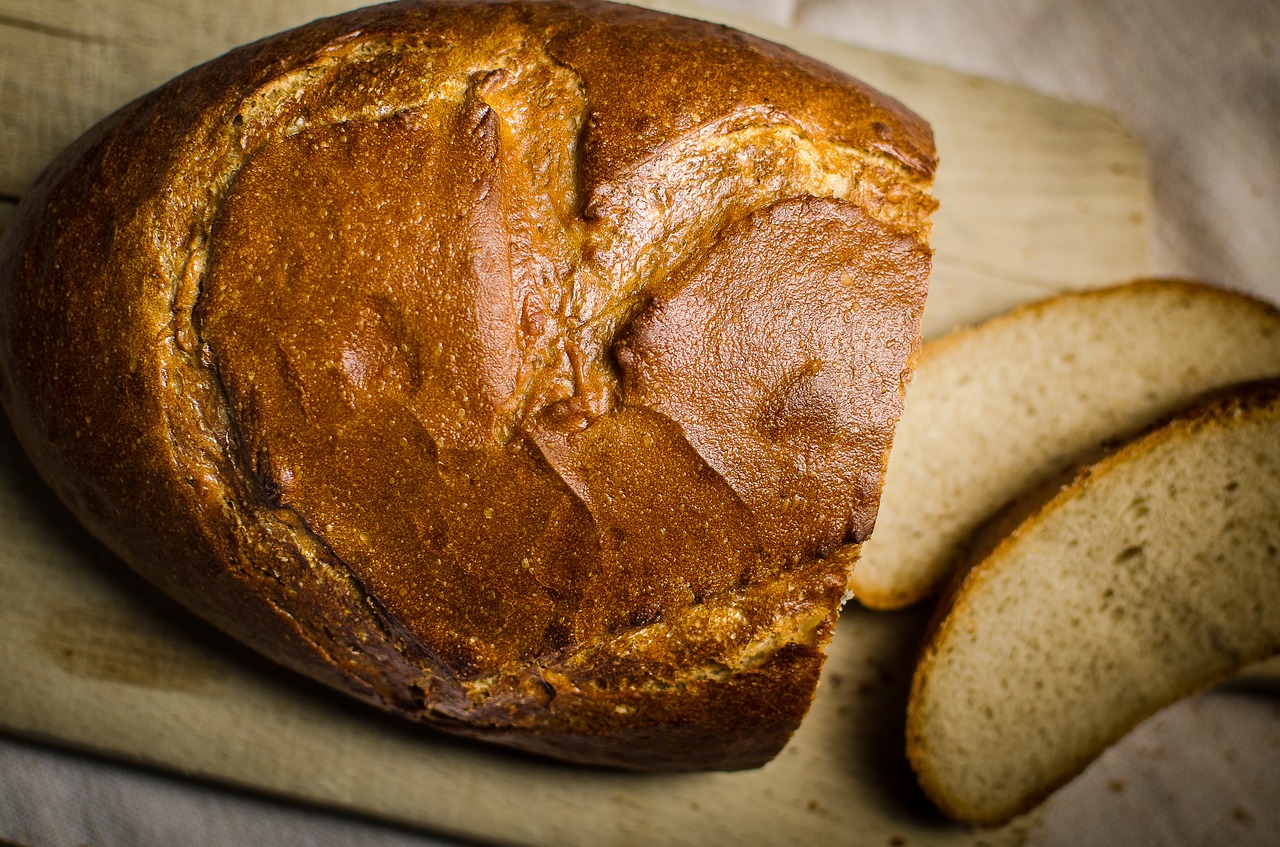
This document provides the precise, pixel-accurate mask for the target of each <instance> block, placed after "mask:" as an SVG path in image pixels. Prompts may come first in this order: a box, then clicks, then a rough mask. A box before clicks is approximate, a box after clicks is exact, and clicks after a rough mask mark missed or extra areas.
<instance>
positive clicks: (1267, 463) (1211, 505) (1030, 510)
mask: <svg viewBox="0 0 1280 847" xmlns="http://www.w3.org/2000/svg"><path fill="white" fill-rule="evenodd" d="M1016 512H1020V513H1023V515H1025V516H1022V517H1021V519H1020V520H1015V521H1010V522H1009V523H1013V525H1014V528H1013V529H1012V531H1011V532H1006V531H1005V529H1006V527H1007V526H1008V523H1006V522H1004V521H1001V522H998V523H997V525H996V526H993V527H992V531H991V533H990V534H989V535H988V534H987V533H984V534H983V538H984V539H986V542H985V543H984V542H980V543H979V544H978V549H976V550H975V563H974V564H973V566H972V569H971V570H969V571H967V573H966V574H965V575H964V578H963V581H962V582H960V584H959V586H958V587H957V588H955V590H954V591H953V592H951V593H949V594H948V596H947V598H946V599H945V600H944V603H943V606H942V607H941V609H940V612H939V621H938V623H937V625H936V626H935V628H934V630H933V633H932V635H931V636H930V637H929V638H928V640H927V643H926V646H925V649H924V651H923V654H922V657H921V659H920V662H919V665H918V667H917V669H916V672H915V676H914V679H913V684H912V690H911V697H910V703H909V708H908V719H907V745H908V747H907V749H908V755H909V756H910V758H911V762H912V765H913V766H914V767H915V769H916V772H917V773H918V774H919V776H920V781H921V784H922V786H923V787H924V788H925V790H926V792H927V793H928V794H929V795H930V796H931V797H933V798H934V800H936V801H937V803H938V804H939V806H941V807H942V809H943V810H945V811H946V812H948V813H949V814H951V815H952V816H954V817H956V818H959V819H962V820H967V821H972V822H976V823H984V824H992V823H999V822H1001V821H1004V820H1007V819H1008V818H1010V817H1012V816H1013V815H1015V814H1016V813H1018V812H1020V811H1023V810H1025V809H1027V808H1028V807H1029V806H1031V805H1032V804H1033V803H1035V802H1036V801H1038V800H1040V799H1041V798H1043V797H1044V796H1045V795H1046V794H1047V793H1048V792H1050V791H1051V790H1052V789H1054V788H1056V787H1057V786H1059V785H1061V784H1062V783H1064V782H1065V781H1067V780H1068V779H1070V778H1071V777H1072V776H1074V775H1075V774H1076V773H1078V772H1079V771H1081V770H1082V769H1083V768H1084V767H1085V766H1086V765H1087V764H1088V763H1089V762H1091V761H1092V760H1093V759H1094V758H1096V757H1097V756H1098V754H1100V753H1101V752H1102V751H1103V749H1105V748H1106V747H1107V746H1108V745H1109V744H1111V743H1112V742H1114V741H1116V740H1118V739H1119V738H1120V737H1121V736H1122V735H1124V734H1125V733H1127V732H1128V731H1129V730H1130V729H1132V728H1133V727H1134V726H1135V725H1137V723H1138V722H1139V721H1140V720H1142V719H1143V718H1145V717H1147V716H1148V715H1150V714H1152V713H1154V712H1155V711H1156V710H1158V709H1160V708H1162V707H1164V706H1166V705H1168V704H1170V703H1172V702H1173V701H1175V700H1176V699H1178V698H1180V697H1183V696H1185V695H1187V694H1190V693H1192V692H1194V691H1197V690H1199V689H1201V688H1203V687H1205V686H1207V685H1209V684H1210V683H1212V682H1215V681H1219V680H1221V679H1225V678H1226V677H1228V676H1230V675H1231V674H1232V673H1233V672H1234V671H1236V670H1238V669H1240V668H1242V667H1244V666H1245V665H1248V664H1250V663H1251V662H1254V661H1258V660H1260V659H1263V658H1266V657H1267V656H1272V655H1276V654H1277V653H1280V552H1278V551H1280V380H1272V381H1270V382H1263V383H1257V384H1253V385H1250V386H1247V387H1245V388H1240V389H1236V390H1232V391H1229V392H1227V393H1225V394H1223V395H1222V396H1220V397H1217V398H1214V399H1212V400H1210V401H1207V402H1206V403H1205V404H1203V405H1200V406H1197V407H1195V408H1193V409H1191V410H1189V411H1186V412H1184V413H1182V414H1180V415H1178V416H1177V417H1175V418H1174V419H1173V420H1172V421H1171V422H1169V423H1167V424H1166V425H1164V426H1162V427H1159V428H1157V429H1155V430H1153V431H1151V432H1150V433H1149V434H1147V435H1145V436H1143V437H1141V438H1139V439H1138V440H1136V441H1133V442H1132V443H1129V444H1127V445H1125V446H1123V447H1121V448H1119V449H1118V450H1116V451H1114V452H1113V453H1110V454H1109V455H1107V456H1106V457H1105V458H1102V459H1100V460H1099V461H1097V462H1095V463H1093V464H1090V465H1087V466H1084V467H1082V468H1081V469H1079V470H1078V471H1077V472H1076V474H1075V476H1074V479H1073V480H1072V481H1071V482H1070V483H1069V484H1067V485H1066V486H1065V487H1062V488H1061V490H1057V489H1056V488H1054V489H1049V490H1046V491H1045V492H1043V494H1042V497H1041V498H1033V499H1031V500H1030V501H1028V502H1025V503H1022V504H1019V506H1018V507H1017V508H1016ZM982 550H985V551H986V552H985V553H983V552H980V551H982Z"/></svg>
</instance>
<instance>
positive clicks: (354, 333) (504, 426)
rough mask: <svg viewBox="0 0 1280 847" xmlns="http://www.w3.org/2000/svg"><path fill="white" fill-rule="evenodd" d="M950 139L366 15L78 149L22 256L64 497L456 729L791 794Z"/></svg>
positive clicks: (826, 100) (217, 67)
mask: <svg viewBox="0 0 1280 847" xmlns="http://www.w3.org/2000/svg"><path fill="white" fill-rule="evenodd" d="M933 169H934V151H933V146H932V136H931V133H930V130H929V128H928V126H927V124H925V123H924V122H923V121H922V120H920V119H919V118H918V117H916V116H914V115H912V114H911V113H909V112H908V111H907V110H905V109H904V108H903V107H901V106H900V105H898V104H897V103H895V102H893V101H892V100H890V99H888V98H886V97H884V96H882V95H880V94H878V93H876V92H874V91H872V90H870V89H868V88H867V87H865V86H863V85H861V84H859V83H857V82H855V81H853V80H850V79H848V78H847V77H845V76H843V75H841V74H840V73H838V72H836V71H834V70H832V69H830V68H828V67H826V66H824V65H821V64H819V63H817V62H815V61H812V60H809V59H807V58H804V57H802V56H800V55H797V54H795V53H793V52H791V51H789V50H787V49H784V48H782V47H779V46H775V45H773V44H769V43H766V42H763V41H760V40H758V39H755V38H752V37H749V36H746V35H743V34H740V33H737V32H734V31H731V30H729V29H726V28H723V27H719V26H713V25H710V24H705V23H701V22H695V21H691V20H687V19H682V18H676V17H670V16H664V15H660V14H657V13H654V12H650V11H646V10H641V9H637V8H633V7H628V6H616V5H610V4H604V3H598V2H587V0H581V1H580V2H579V1H578V0H571V1H570V2H559V0H556V1H555V2H548V3H522V2H484V3H474V4H466V3H456V2H417V3H403V4H393V5H387V6H379V7H373V8H369V9H365V10H361V11H357V12H353V13H351V14H348V15H343V16H341V17H336V18H331V19H327V20H321V21H317V22H315V23H312V24H310V25H307V26H304V27H302V28H300V29H298V30H295V31H292V32H289V33H285V34H282V35H279V36H276V37H272V38H268V39H266V40H264V41H261V42H258V43H256V44H253V45H250V46H247V47H244V48H241V49H238V50H235V51H234V52H232V53H229V54H228V55H226V56H224V57H222V58H220V59H217V60H215V61H213V62H211V63H209V64H207V65H204V66H202V67H199V68H196V69H195V70H193V71H191V72H189V73H187V74H185V75H183V76H182V77H180V78H178V79H176V80H174V81H173V82H171V83H169V84H167V85H166V86H164V87H163V88H161V89H159V90H158V91H156V92H154V93H152V94H150V95H148V96H146V97H144V98H142V99H141V100H139V101H137V102H135V103H133V104H131V105H129V106H127V107H126V108H124V109H123V110H121V111H120V112H118V113H117V114H115V115H113V116H111V117H110V118H108V119H106V120H105V121H104V122H103V123H102V124H101V125H99V126H98V127H96V128H95V129H93V130H92V131H91V132H89V133H88V134H87V135H86V136H85V137H84V138H82V139H80V140H79V141H78V142H77V143H76V144H75V145H74V146H73V147H72V148H71V149H70V150H69V151H68V152H67V153H66V154H65V155H63V156H62V157H61V158H60V159H58V160H57V161H56V162H55V163H54V164H53V165H52V166H51V167H50V168H49V169H48V171H47V172H46V173H45V174H44V175H43V176H42V177H41V179H40V181H39V183H38V184H37V185H36V186H35V187H34V188H33V189H32V191H31V192H30V194H29V195H28V196H27V197H26V198H24V202H23V205H22V207H21V209H20V211H19V212H18V213H17V215H16V218H15V220H14V221H13V223H12V227H11V230H10V231H9V232H8V233H7V236H6V240H5V242H4V245H3V248H2V250H0V280H2V281H3V283H2V286H3V287H2V288H0V381H2V384H3V399H4V404H5V407H6V409H7V411H8V414H9V416H10V419H11V420H12V422H13V425H14V427H15V429H16V431H17V433H18V435H19V437H20V439H21V441H22V443H23V444H24V446H25V448H26V449H27V450H28V452H29V453H30V455H31V457H32V459H33V460H34V462H35V464H36V465H37V466H38V467H39V469H40V470H41V472H42V474H43V475H44V476H45V477H46V479H47V480H48V481H49V482H50V484H51V485H52V486H53V487H54V488H55V489H56V490H57V492H58V493H59V495H60V496H61V497H62V498H63V499H64V500H65V501H66V503H67V504H68V505H69V506H70V508H71V509H72V511H73V512H74V513H75V514H76V515H77V516H79V518H80V519H81V520H83V521H84V522H85V523H86V524H87V525H88V526H89V527H90V528H91V529H92V530H93V532H95V533H96V534H97V535H98V536H100V537H101V538H102V539H103V540H104V541H106V543H107V544H108V545H110V546H111V547H112V548H113V549H114V550H116V551H117V552H118V553H119V554H120V555H121V556H122V557H123V558H124V559H125V560H126V561H128V562H129V563H130V564H131V565H132V566H133V567H134V568H136V569H137V570H138V571H140V572H141V573H142V574H144V575H145V576H147V577H148V578H150V579H151V580H152V581H154V582H155V583H156V584H157V585H159V586H160V587H161V588H163V589H164V590H165V591H167V592H169V593H170V594H171V595H173V596H174V597H176V598H177V599H178V600H180V601H181V602H182V603H184V604H186V605H187V606H189V607H190V608H192V609H194V610H195V611H196V612H198V613H199V614H201V615H203V616H204V617H205V618H207V619H208V620H210V621H212V622H213V623H214V624H216V625H218V626H219V627H222V628H223V629H225V630H227V631H229V632H230V633H232V634H233V635H235V636H236V637H238V638H240V639H242V640H243V641H245V642H247V643H249V644H251V645H253V646H255V647H257V648H258V649H260V650H261V651H263V652H265V653H266V654H268V655H270V656H272V657H274V658H275V659H277V660H279V661H280V662H282V663H284V664H286V665H288V666H290V667H293V668H295V669H297V670H299V671H302V672H304V673H307V674H310V675H311V676H313V677H316V678H318V679H320V680H323V681H325V682H327V683H330V684H332V685H334V686H337V687H338V688H341V689H343V690H345V691H348V692H350V693H352V694H354V695H357V696H360V697H362V698H364V699H366V700H369V701H372V702H374V703H377V704H379V705H381V706H383V707H386V708H387V709H390V710H392V711H394V712H398V713H401V714H404V715H408V716H411V717H414V718H418V719H422V720H424V721H426V722H428V723H430V724H432V725H434V726H436V727H440V728H442V729H445V730H449V731H452V732H456V733H460V734H464V735H472V736H476V737H482V738H485V739H488V740H492V741H497V742H501V743H504V744H508V745H511V746H514V747H518V748H522V749H526V750H532V751H536V752H540V753H546V754H549V755H553V756H558V757H561V758H564V759H570V760H575V761H581V762H589V763H600V764H607V765H616V766H622V767H632V768H653V769H659V768H661V769H708V768H726V769H727V768H744V767H751V766H755V765H759V764H761V763H763V762H765V761H766V760H768V759H769V758H770V757H771V756H773V755H774V754H775V753H776V752H777V751H778V750H779V749H780V747H781V746H782V745H783V744H784V743H785V742H786V740H787V738H788V737H789V735H790V734H791V732H792V731H793V729H794V728H795V727H796V726H797V724H798V722H799V721H800V719H801V717H802V716H803V715H804V713H805V711H806V709H807V708H808V705H809V702H810V700H811V697H812V695H813V692H814V688H815V685H816V683H817V679H818V674H819V670H820V668H821V665H822V660H823V647H824V645H825V643H826V642H827V640H828V638H829V636H830V633H831V628H832V626H833V624H834V622H835V618H836V614H837V611H838V609H839V606H840V604H841V602H842V600H843V597H844V594H845V590H846V585H847V580H848V569H849V566H850V564H851V562H852V561H853V559H854V558H855V556H856V545H857V543H858V542H859V541H861V540H862V539H863V538H864V537H865V536H866V534H867V533H868V532H869V531H870V529H871V526H872V523H873V522H874V520H875V514H876V506H877V501H878V497H879V489H880V484H881V480H882V475H883V469H884V464H885V461H886V454H887V450H888V447H889V443H890V439H891V436H892V432H893V427H894V423H895V421H896V419H897V417H898V414H899V412H900V408H901V402H902V390H903V389H902V386H903V384H904V382H905V381H906V379H907V377H908V374H909V371H910V366H911V362H912V359H913V357H914V355H915V353H916V351H917V350H918V345H919V342H918V333H919V329H918V327H919V320H920V315H921V312H922V309H923V303H924V297H925V290H926V283H927V275H928V269H929V263H930V252H929V249H928V247H927V235H928V228H929V220H928V218H929V214H930V212H931V211H932V209H933V207H934V202H933V201H932V199H931V198H930V197H929V195H928V188H929V183H930V180H931V177H932V173H933Z"/></svg>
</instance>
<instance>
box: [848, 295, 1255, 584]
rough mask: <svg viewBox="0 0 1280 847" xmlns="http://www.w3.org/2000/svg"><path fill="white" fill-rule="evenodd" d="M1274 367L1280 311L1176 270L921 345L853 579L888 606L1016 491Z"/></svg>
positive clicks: (949, 562)
mask: <svg viewBox="0 0 1280 847" xmlns="http://www.w3.org/2000/svg"><path fill="white" fill-rule="evenodd" d="M1278 374H1280V311H1277V310H1276V308H1275V307H1274V306H1272V305H1270V304H1268V303H1265V302H1262V301H1259V300H1256V299H1253V298H1251V297H1247V296H1244V295H1240V294H1237V293H1233V292H1229V291H1224V290H1222V289H1219V288H1213V287H1210V286H1208V285H1203V284H1199V283H1194V282H1188V281H1181V280H1170V279H1147V280H1137V281H1134V282H1130V283H1125V284H1121V285H1117V286H1113V287H1109V288H1105V289H1099V290H1093V291H1086V292H1076V293H1070V294H1063V295H1059V296H1056V297H1052V298H1048V299H1046V300H1042V301H1039V302H1036V303H1032V304H1029V305H1027V306H1023V307H1020V308H1018V309H1015V310H1013V311H1012V312H1010V313H1008V314H1005V315H1002V316H1000V317H997V318H994V319H992V320H990V321H987V322H985V323H983V324H980V325H978V326H976V327H972V328H968V329H962V330H959V331H957V332H954V333H952V334H950V335H948V336H944V337H943V338H940V339H938V340H936V341H933V342H930V343H929V344H926V345H925V347H924V349H923V350H922V351H921V354H920V361H919V364H918V366H917V368H916V372H915V378H914V380H913V381H912V384H911V389H910V391H909V394H908V397H907V403H906V408H905V409H904V411H903V415H902V419H901V421H900V422H899V425H898V429H897V434H896V437H895V442H894V443H895V449H894V453H893V460H892V462H891V463H890V467H889V472H888V475H887V478H886V480H885V486H884V496H883V498H882V501H881V507H880V515H879V519H878V521H877V523H876V534H875V537H874V538H873V539H871V540H870V541H868V542H867V544H866V545H864V547H863V550H862V557H861V559H860V560H859V563H858V568H857V570H856V571H855V572H854V574H853V577H852V580H851V582H850V588H851V590H852V591H853V592H854V594H855V596H856V597H857V598H858V599H859V600H860V601H861V602H862V603H864V604H865V605H868V606H871V607H873V608H884V609H891V608H900V607H902V606H906V605H909V604H911V603H915V602H917V601H919V600H922V599H924V598H925V597H928V596H931V595H933V594H935V593H936V592H937V591H938V590H939V589H940V588H941V587H942V586H943V585H945V583H946V582H947V579H948V578H949V576H950V575H951V573H952V571H953V570H954V567H955V566H956V564H957V560H958V559H959V558H960V557H962V556H963V555H964V551H965V547H966V546H967V544H968V543H969V540H970V538H971V536H972V535H973V534H974V532H975V531H977V530H978V528H979V527H980V526H981V525H982V524H983V523H984V522H985V521H987V520H988V519H989V518H990V517H991V516H992V514H993V513H994V512H996V511H997V510H999V509H1000V508H1001V507H1002V506H1003V505H1004V504H1005V503H1007V502H1009V500H1011V499H1016V498H1017V497H1019V496H1021V495H1024V494H1026V493H1027V492H1031V491H1035V490H1036V489H1038V488H1039V487H1041V486H1043V485H1044V484H1046V483H1047V482H1048V481H1049V480H1050V479H1051V478H1052V477H1053V476H1054V475H1055V474H1057V473H1059V472H1060V471H1061V470H1062V468H1063V467H1065V466H1068V465H1071V464H1075V463H1078V462H1082V461H1086V460H1087V459H1089V458H1090V457H1091V456H1094V455H1096V454H1097V453H1098V452H1099V451H1100V450H1102V449H1103V448H1104V446H1105V445H1106V444H1108V443H1114V442H1116V441H1121V440H1124V439H1126V438H1129V437H1132V436H1133V435H1135V434H1136V433H1138V432H1140V431H1142V430H1143V429H1144V428H1146V427H1148V426H1150V425H1151V424H1153V423H1154V422H1156V421H1159V420H1161V419H1163V418H1165V417H1167V416H1168V415H1171V414H1173V413H1174V412H1175V411H1176V410H1178V409H1179V408H1182V407H1183V406H1185V405H1186V404H1188V403H1190V402H1192V400H1193V399H1194V398H1196V397H1197V396H1199V395H1201V394H1203V393H1204V392H1207V391H1210V390H1212V389H1215V388H1219V387H1222V386H1226V385H1231V384H1233V383H1237V382H1243V381H1247V380H1256V379H1262V378H1265V377H1271V376H1276V375H1278Z"/></svg>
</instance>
